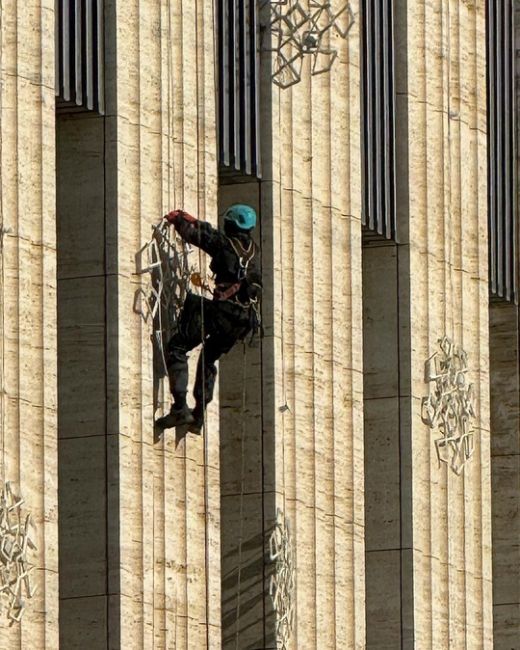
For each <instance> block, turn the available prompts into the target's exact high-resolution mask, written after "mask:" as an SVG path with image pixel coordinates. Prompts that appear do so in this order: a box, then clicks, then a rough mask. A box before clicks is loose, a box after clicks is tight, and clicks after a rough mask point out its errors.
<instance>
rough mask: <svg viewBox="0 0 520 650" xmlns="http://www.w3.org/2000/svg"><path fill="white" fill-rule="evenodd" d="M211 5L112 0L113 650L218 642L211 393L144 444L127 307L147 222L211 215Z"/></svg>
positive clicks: (136, 347) (138, 334)
mask: <svg viewBox="0 0 520 650" xmlns="http://www.w3.org/2000/svg"><path fill="white" fill-rule="evenodd" d="M213 5H214V3H213V2H212V1H211V0H196V1H194V2H182V3H181V2H174V1H173V0H171V1H170V0H163V1H162V2H160V3H159V2H152V0H131V1H128V0H114V1H113V2H112V3H111V6H112V9H113V11H114V13H113V17H114V20H115V21H116V22H115V25H116V33H115V34H114V36H115V38H114V39H112V47H114V48H115V49H114V51H113V52H112V54H111V55H110V56H111V57H112V59H111V60H112V63H114V64H115V66H114V69H115V70H117V79H116V80H113V79H112V80H109V83H110V84H111V90H109V91H107V93H112V97H111V99H110V98H109V117H107V120H108V121H109V122H110V127H109V128H111V129H112V131H111V133H112V137H113V147H114V151H115V159H114V164H115V168H114V169H113V170H112V172H111V173H113V174H117V177H116V179H115V186H116V196H117V227H116V229H115V231H114V232H113V235H114V241H112V242H110V241H109V242H108V260H109V262H108V264H109V273H113V274H114V281H115V284H116V289H115V292H114V294H112V297H113V299H114V301H115V302H114V304H113V315H112V316H110V315H109V321H110V320H111V318H113V321H112V323H113V324H114V325H115V327H114V332H113V333H112V332H110V331H109V333H108V347H109V355H110V354H111V352H110V350H111V348H113V349H117V355H114V356H113V357H111V361H109V363H113V364H114V365H113V366H112V367H111V368H109V378H110V377H113V378H114V381H116V382H117V395H118V403H117V409H118V423H117V430H109V431H108V433H109V434H115V435H117V436H118V443H119V453H118V457H119V459H118V472H117V473H118V476H119V523H120V529H119V546H120V549H119V552H120V572H119V581H118V582H119V593H120V597H121V609H120V627H121V630H120V647H121V648H129V649H130V648H151V647H154V648H172V647H177V648H190V649H191V648H205V647H213V648H216V647H220V537H219V507H220V503H219V502H220V498H219V468H218V462H219V457H218V439H219V433H218V415H217V414H218V409H217V403H215V404H214V405H212V407H211V409H210V416H209V426H208V428H207V430H206V432H205V435H204V436H201V437H195V436H193V435H189V436H188V437H187V438H186V439H184V440H182V441H181V442H179V444H176V442H175V439H174V435H173V432H171V431H170V432H168V433H167V435H166V436H165V440H164V442H162V443H160V444H158V445H157V446H154V445H153V419H154V398H153V376H152V346H151V343H150V334H151V329H150V324H148V323H143V322H142V320H140V318H139V317H138V316H137V315H135V314H134V313H133V311H132V305H133V301H134V294H135V291H136V290H137V289H139V288H141V287H144V288H145V289H146V287H147V278H145V277H139V276H136V275H135V270H136V269H135V258H134V256H135V254H136V252H137V251H138V250H139V249H140V248H141V246H142V245H143V244H144V243H145V242H146V241H147V240H148V239H149V238H150V234H151V228H150V227H151V225H152V224H154V223H157V221H158V220H159V219H160V217H161V216H162V215H163V214H164V213H165V212H166V211H168V210H169V209H173V208H175V207H180V208H184V209H186V210H187V211H189V212H192V213H193V214H196V215H198V216H199V217H201V218H202V219H207V220H209V221H215V220H216V217H217V204H216V194H217V169H216V143H215V137H216V128H215V101H214V93H215V79H214V72H215V63H214V37H215V31H214V19H215V17H214V13H213ZM109 47H110V43H109ZM109 236H110V235H109ZM194 255H197V253H194ZM167 392H168V391H167V390H166V389H165V390H164V392H163V399H164V406H165V407H167V408H169V405H170V398H169V395H168V394H167ZM156 415H158V413H157V414H156Z"/></svg>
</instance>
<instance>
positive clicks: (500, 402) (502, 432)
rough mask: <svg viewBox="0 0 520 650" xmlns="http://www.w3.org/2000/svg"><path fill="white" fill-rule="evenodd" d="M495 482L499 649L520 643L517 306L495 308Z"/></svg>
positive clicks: (492, 346)
mask: <svg viewBox="0 0 520 650" xmlns="http://www.w3.org/2000/svg"><path fill="white" fill-rule="evenodd" d="M489 336H490V370H491V477H492V488H493V494H492V511H493V619H494V621H493V622H494V629H493V634H494V647H495V648H497V649H498V650H506V649H507V650H509V648H514V647H515V643H518V640H519V639H520V512H519V511H520V435H519V414H520V410H519V408H520V383H519V351H518V340H519V339H518V336H519V329H518V306H517V305H510V304H506V303H499V302H496V303H492V304H491V308H490V322H489Z"/></svg>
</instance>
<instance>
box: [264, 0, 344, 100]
mask: <svg viewBox="0 0 520 650" xmlns="http://www.w3.org/2000/svg"><path fill="white" fill-rule="evenodd" d="M268 4H270V8H271V24H270V28H271V33H272V46H271V47H270V48H269V51H272V52H275V55H276V56H275V62H274V64H273V73H272V79H273V82H274V83H275V84H276V85H278V86H280V87H281V88H288V87H289V86H292V85H294V84H296V83H298V82H299V81H301V73H302V66H303V60H304V58H305V56H310V57H312V65H311V74H313V75H317V74H321V73H323V72H328V71H329V70H330V69H331V67H332V65H333V63H334V61H335V60H336V58H337V56H338V50H337V49H336V48H335V47H333V46H332V44H331V41H332V38H333V37H336V38H343V39H345V38H346V37H347V35H348V33H349V31H350V30H351V28H352V26H353V25H354V13H353V11H352V8H351V6H350V2H345V1H344V0H338V1H337V2H323V1H319V0H309V1H308V3H305V5H304V4H303V3H302V2H301V0H281V1H274V2H269V3H268Z"/></svg>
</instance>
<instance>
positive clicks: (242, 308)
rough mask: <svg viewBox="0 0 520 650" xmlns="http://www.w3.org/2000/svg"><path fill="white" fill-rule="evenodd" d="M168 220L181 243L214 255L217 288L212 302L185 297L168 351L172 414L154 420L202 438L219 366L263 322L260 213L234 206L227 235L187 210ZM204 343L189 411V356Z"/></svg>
mask: <svg viewBox="0 0 520 650" xmlns="http://www.w3.org/2000/svg"><path fill="white" fill-rule="evenodd" d="M165 219H167V221H168V222H169V223H170V224H172V225H173V226H174V227H175V229H176V230H177V232H178V233H179V235H180V236H181V237H182V239H184V240H185V241H186V242H188V243H189V244H193V245H195V246H198V247H199V248H201V249H202V250H203V251H205V252H206V253H208V255H210V256H211V258H212V259H211V263H210V269H211V271H212V272H213V274H214V276H215V289H214V291H213V300H209V299H208V298H204V297H203V296H199V295H197V294H194V293H191V292H188V294H187V296H186V300H185V301H184V305H183V308H182V310H181V313H180V315H179V323H178V327H177V331H176V332H175V334H174V335H173V336H172V338H171V339H170V341H169V343H168V346H167V353H166V365H167V368H168V377H169V380H170V390H171V393H172V396H173V404H172V407H171V410H170V412H169V414H168V415H165V416H164V417H162V418H159V419H158V420H157V421H156V427H157V429H158V430H159V431H162V430H164V429H169V428H171V427H176V426H180V425H187V426H188V431H191V432H192V433H198V434H200V432H201V430H202V427H203V424H204V413H205V409H206V406H207V405H208V404H209V402H211V400H212V398H213V389H214V385H215V378H216V375H217V369H216V366H215V362H216V361H217V359H219V357H220V356H222V355H223V354H225V353H226V352H229V351H230V350H231V348H232V347H233V346H234V345H235V343H236V342H237V341H238V340H241V339H243V338H245V337H246V336H247V334H248V333H250V332H251V331H253V332H255V331H256V330H257V329H258V327H259V324H260V317H259V304H258V301H259V299H260V292H261V287H262V279H261V275H260V259H259V250H258V247H257V246H256V244H255V243H254V242H253V240H252V238H251V234H250V233H251V230H252V229H253V228H254V227H255V225H256V212H255V210H254V209H253V208H252V207H250V206H248V205H242V204H236V205H232V206H230V207H229V208H228V209H227V210H226V212H225V213H224V230H223V232H222V231H221V230H217V229H216V228H214V227H213V226H212V225H211V224H209V223H207V222H205V221H199V220H198V219H196V218H195V217H192V216H191V215H190V214H188V213H187V212H184V211H183V210H174V211H173V212H170V213H169V214H167V215H166V216H165ZM200 343H203V347H202V350H201V353H200V356H199V360H198V365H197V375H196V379H195V386H194V390H193V395H194V397H195V408H194V409H193V410H192V411H191V410H190V409H189V408H188V405H187V403H186V394H187V389H188V358H187V353H188V352H189V351H190V350H193V348H195V347H196V346H197V345H199V344H200Z"/></svg>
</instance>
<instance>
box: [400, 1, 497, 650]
mask: <svg viewBox="0 0 520 650" xmlns="http://www.w3.org/2000/svg"><path fill="white" fill-rule="evenodd" d="M401 17H402V18H404V22H401V24H400V25H399V26H398V27H397V29H398V30H399V29H401V30H403V31H401V32H400V34H401V35H402V36H403V35H404V34H406V61H407V71H406V75H407V76H406V88H405V92H406V102H407V118H408V122H407V132H408V135H407V143H408V166H407V169H406V170H405V172H406V175H405V177H404V178H406V181H403V182H407V183H408V190H407V191H408V203H407V205H403V206H402V209H403V212H404V213H405V214H406V212H408V216H409V219H408V225H407V226H406V227H405V229H404V230H401V232H402V233H403V239H402V250H403V252H405V253H406V251H407V255H403V258H402V259H403V262H404V264H403V266H402V268H401V278H402V283H401V286H403V287H405V286H406V285H408V286H409V304H410V312H409V315H408V322H407V323H404V324H403V327H404V328H408V327H409V340H410V350H411V358H410V365H409V395H408V399H409V405H410V414H411V419H410V423H409V425H408V426H405V428H404V429H403V430H402V434H401V453H402V457H401V466H402V468H403V472H402V475H403V476H404V477H405V480H404V482H403V484H402V487H401V489H402V491H403V494H404V496H405V504H404V505H405V508H404V514H403V521H402V539H401V545H402V547H403V549H409V551H410V554H409V564H408V570H410V571H411V572H412V575H413V582H412V581H411V582H410V583H408V588H407V589H406V591H405V592H403V594H402V598H403V602H404V607H405V615H404V618H403V621H404V625H405V628H404V631H403V633H404V636H405V643H406V644H407V645H406V647H412V646H415V647H421V648H423V647H424V648H430V647H431V648H440V647H448V646H449V647H450V648H451V647H453V648H463V647H467V646H472V647H484V648H489V647H491V645H492V620H491V549H490V544H491V530H490V521H491V513H490V507H491V503H490V449H489V443H490V440H489V394H488V393H489V384H488V382H489V365H488V278H487V240H486V228H487V226H486V222H487V217H486V204H487V199H486V133H485V128H486V126H485V124H486V122H485V117H486V115H485V112H486V90H485V47H484V29H485V5H484V2H481V1H478V2H475V3H469V4H468V3H461V2H456V1H454V0H445V1H444V2H442V3H440V4H434V3H413V2H409V3H408V4H407V9H406V16H405V15H404V14H403V13H401ZM398 138H399V133H398ZM408 255H409V260H406V257H407V256H408ZM405 299H406V297H405ZM443 336H448V337H449V338H450V339H452V341H453V342H454V343H455V344H457V345H460V346H462V348H463V349H464V350H465V351H466V352H467V355H468V367H469V371H468V374H467V381H468V382H471V383H472V384H473V387H474V398H473V404H474V410H475V415H476V417H475V420H474V422H473V426H474V435H475V453H474V455H473V457H472V458H471V459H470V460H469V461H468V462H467V464H466V466H465V467H464V470H463V472H462V473H461V475H460V476H457V475H456V474H455V473H454V472H453V471H452V470H451V469H450V468H449V467H448V466H447V465H445V464H439V463H438V460H437V455H436V451H435V446H434V439H435V438H437V437H440V435H441V434H440V433H439V431H438V430H436V431H432V430H430V429H429V428H428V427H427V426H426V425H425V424H424V423H423V420H422V415H423V413H422V407H421V404H422V398H423V397H424V396H426V395H427V394H428V390H429V387H428V385H427V384H426V383H425V375H424V373H425V361H426V360H427V359H428V358H430V357H431V355H432V354H433V353H435V352H436V351H437V350H438V340H439V339H440V338H442V337H443ZM405 379H406V377H405ZM406 383H408V382H407V381H406ZM406 568H407V567H405V569H406Z"/></svg>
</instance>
